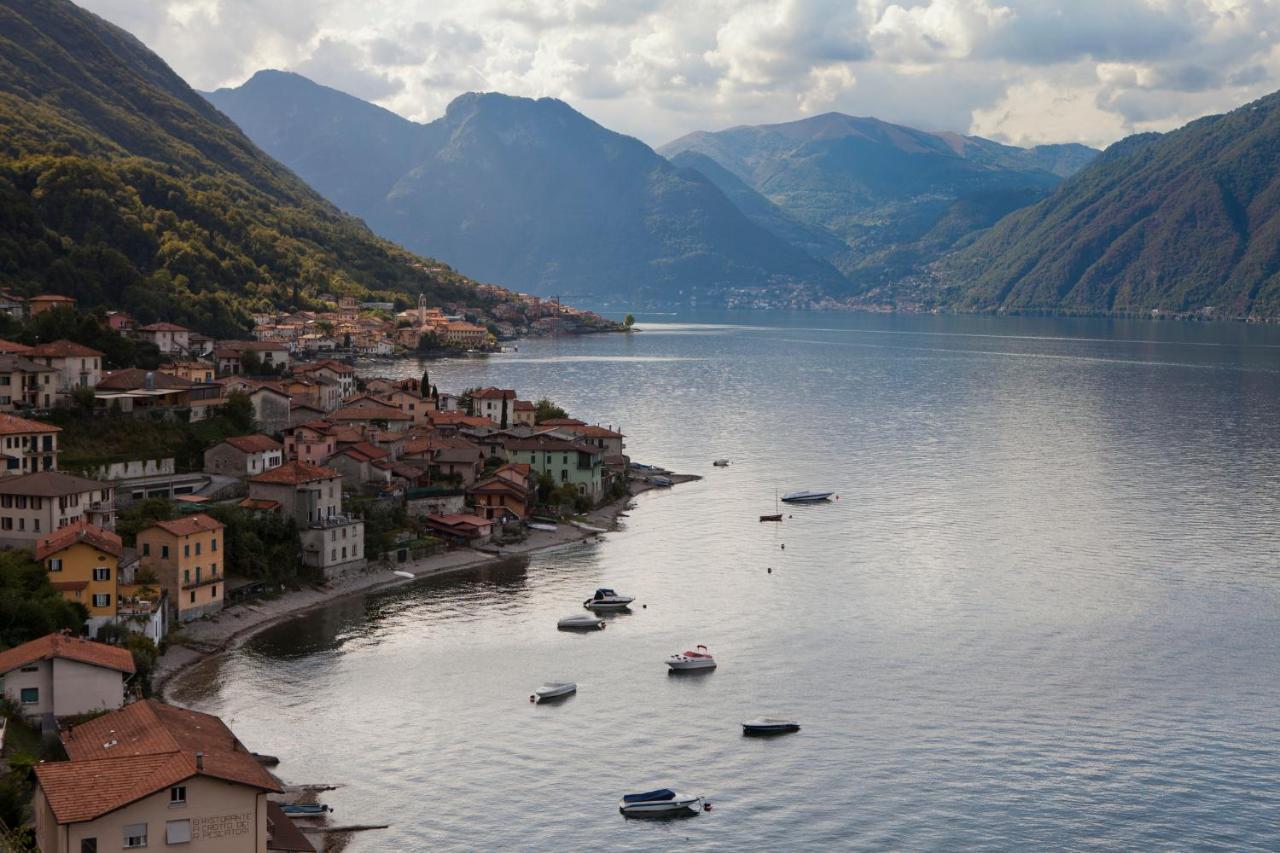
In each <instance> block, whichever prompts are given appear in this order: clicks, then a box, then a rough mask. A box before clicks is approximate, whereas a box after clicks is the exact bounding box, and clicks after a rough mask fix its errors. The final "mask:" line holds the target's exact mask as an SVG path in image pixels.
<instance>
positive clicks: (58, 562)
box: [49, 557, 62, 572]
mask: <svg viewBox="0 0 1280 853" xmlns="http://www.w3.org/2000/svg"><path fill="white" fill-rule="evenodd" d="M49 571H51V572H60V571H62V558H61V557H54V558H52V559H51V560H49Z"/></svg>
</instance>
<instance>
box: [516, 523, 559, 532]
mask: <svg viewBox="0 0 1280 853" xmlns="http://www.w3.org/2000/svg"><path fill="white" fill-rule="evenodd" d="M524 526H525V527H527V528H529V529H530V530H541V531H543V532H544V533H555V532H556V531H557V530H559V529H560V528H559V527H556V526H555V525H554V524H547V523H546V522H545V521H526V522H525V523H524Z"/></svg>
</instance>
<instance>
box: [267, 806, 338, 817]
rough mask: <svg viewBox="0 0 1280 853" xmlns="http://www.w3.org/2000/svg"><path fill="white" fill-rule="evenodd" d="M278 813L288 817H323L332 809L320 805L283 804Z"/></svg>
mask: <svg viewBox="0 0 1280 853" xmlns="http://www.w3.org/2000/svg"><path fill="white" fill-rule="evenodd" d="M280 811H282V812H284V813H285V814H287V815H288V816H289V817H323V816H324V815H325V814H327V813H328V812H331V811H333V809H331V808H329V807H328V806H326V805H322V804H321V803H283V804H281V806H280Z"/></svg>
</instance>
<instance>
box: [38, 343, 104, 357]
mask: <svg viewBox="0 0 1280 853" xmlns="http://www.w3.org/2000/svg"><path fill="white" fill-rule="evenodd" d="M29 354H30V355H34V356H41V357H43V358H101V357H102V353H100V352H98V351H97V350H96V349H92V348H91V347H87V346H85V345H84V344H78V343H76V342H75V341H67V340H60V341H50V342H49V343H47V344H36V345H35V346H34V347H32V348H31V352H30V353H29Z"/></svg>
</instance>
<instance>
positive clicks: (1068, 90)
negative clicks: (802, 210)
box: [81, 0, 1280, 144]
mask: <svg viewBox="0 0 1280 853" xmlns="http://www.w3.org/2000/svg"><path fill="white" fill-rule="evenodd" d="M81 2H82V3H83V5H85V6H86V7H87V8H89V9H90V10H92V11H95V12H97V13H99V14H101V15H103V16H104V17H106V18H107V19H108V20H111V21H114V22H116V23H118V24H120V25H121V26H123V27H125V28H126V29H128V30H130V31H131V32H133V33H134V34H135V35H137V36H138V37H139V38H141V39H142V40H143V41H144V42H146V43H147V44H148V45H149V46H151V47H152V48H153V49H155V50H156V51H157V52H158V53H159V54H160V55H161V56H162V57H164V58H165V59H166V60H167V61H168V62H169V63H170V64H172V65H173V66H174V68H175V69H176V70H177V71H178V72H179V73H180V74H182V75H183V76H184V77H186V79H187V80H188V81H189V82H191V83H192V85H194V86H196V87H197V88H201V89H210V88H216V87H218V86H223V85H237V84H239V83H240V82H242V81H243V80H245V79H246V78H248V77H249V76H250V75H251V74H252V73H253V72H255V71H257V70H260V69H262V68H285V69H290V70H296V71H299V72H300V73H304V74H307V75H308V76H311V77H313V78H314V79H316V80H318V81H319V82H322V83H325V84H327V85H331V86H334V87H336V88H339V89H344V90H346V91H349V92H350V93H351V94H354V95H357V96H359V97H364V98H367V99H370V100H375V101H377V102H378V103H380V104H381V105H382V106H385V107H387V108H389V109H392V110H395V111H397V112H400V113H402V114H404V115H407V116H409V117H411V118H415V119H421V120H428V119H431V118H434V117H436V116H438V115H440V114H441V113H442V112H443V111H444V107H445V106H446V105H447V104H448V102H449V101H450V100H452V99H453V98H454V97H456V96H457V95H458V94H460V93H461V92H463V91H466V90H472V89H485V90H499V91H504V92H508V93H510V94H514V95H527V96H535V97H540V96H553V97H558V98H563V99H564V100H566V101H568V102H569V103H570V104H572V105H574V106H575V107H577V108H578V109H580V110H582V111H583V112H585V113H587V114H588V115H590V116H591V117H592V118H594V119H596V120H597V121H600V122H601V123H602V124H605V125H606V126H609V127H612V128H615V129H617V130H620V131H623V132H626V133H631V134H634V135H636V136H639V137H641V138H642V139H645V140H646V141H648V142H651V143H654V144H660V143H662V142H665V141H667V140H668V139H671V138H673V137H675V136H678V135H680V134H683V133H686V132H688V131H691V130H695V129H715V128H719V127H724V126H727V125H732V124H742V123H758V122H772V121H786V120H790V119H794V118H798V117H800V116H802V115H806V114H810V113H814V112H819V111H823V110H840V111H844V112H850V113H854V114H858V115H875V116H878V117H880V118H884V119H887V120H890V121H900V122H903V123H906V124H913V125H915V126H919V127H925V128H929V129H953V130H960V131H964V132H976V133H982V134H984V135H988V136H994V137H997V138H1001V139H1007V140H1012V141H1022V142H1046V141H1068V140H1078V141H1084V142H1089V143H1093V144H1106V143H1108V142H1110V141H1113V140H1114V139H1116V138H1118V137H1120V136H1123V135H1125V134H1127V133H1131V132H1135V131H1140V130H1151V129H1155V130H1163V129H1168V128H1170V127H1173V126H1176V125H1178V124H1180V123H1182V122H1184V121H1186V120H1188V119H1190V118H1194V117H1195V116H1197V115H1201V114H1203V113H1205V112H1219V111H1223V110H1226V109H1229V108H1231V107H1233V106H1236V105H1238V104H1240V103H1243V102H1245V101H1248V100H1251V99H1253V98H1256V97H1258V96H1260V95H1262V94H1265V93H1267V92H1269V91H1271V90H1272V89H1275V88H1280V52H1278V51H1277V49H1276V48H1275V43H1276V42H1277V41H1280V0H516V1H515V2H513V0H432V2H431V3H429V4H428V3H424V2H421V0H270V2H267V0H81Z"/></svg>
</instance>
